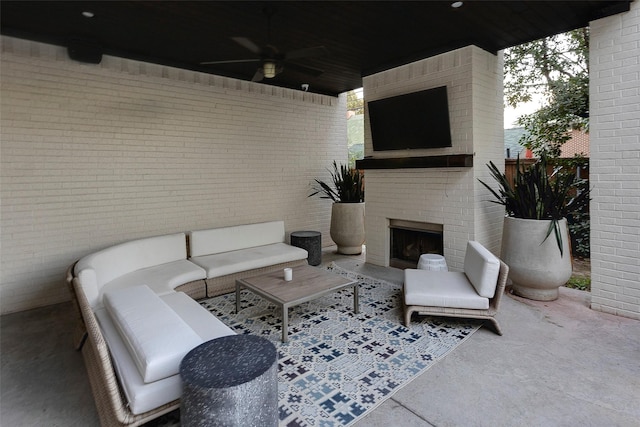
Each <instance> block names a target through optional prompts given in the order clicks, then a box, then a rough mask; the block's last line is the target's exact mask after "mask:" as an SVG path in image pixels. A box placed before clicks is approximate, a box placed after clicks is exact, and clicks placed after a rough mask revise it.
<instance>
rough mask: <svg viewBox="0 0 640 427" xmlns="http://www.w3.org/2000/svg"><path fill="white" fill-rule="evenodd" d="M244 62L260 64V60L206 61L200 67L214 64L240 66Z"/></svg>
mask: <svg viewBox="0 0 640 427" xmlns="http://www.w3.org/2000/svg"><path fill="white" fill-rule="evenodd" d="M242 62H260V58H254V59H228V60H225V61H205V62H201V63H200V65H212V64H239V63H242Z"/></svg>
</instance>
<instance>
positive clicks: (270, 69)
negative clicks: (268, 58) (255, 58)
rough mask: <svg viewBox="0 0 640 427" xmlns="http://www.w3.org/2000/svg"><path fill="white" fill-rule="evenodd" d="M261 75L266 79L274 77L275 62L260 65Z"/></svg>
mask: <svg viewBox="0 0 640 427" xmlns="http://www.w3.org/2000/svg"><path fill="white" fill-rule="evenodd" d="M262 74H264V76H265V77H266V78H268V79H272V78H274V77H275V76H276V64H275V62H265V63H264V64H263V65H262Z"/></svg>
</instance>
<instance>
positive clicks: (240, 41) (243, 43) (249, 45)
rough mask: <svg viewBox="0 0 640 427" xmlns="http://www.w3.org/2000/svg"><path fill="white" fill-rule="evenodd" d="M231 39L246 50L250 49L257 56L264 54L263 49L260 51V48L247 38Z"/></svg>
mask: <svg viewBox="0 0 640 427" xmlns="http://www.w3.org/2000/svg"><path fill="white" fill-rule="evenodd" d="M231 39H232V40H233V41H234V42H236V43H238V44H239V45H240V46H242V47H244V48H245V49H248V50H250V51H251V52H253V53H255V54H256V55H260V54H262V49H260V46H258V45H257V44H255V43H254V42H253V41H251V40H250V39H248V38H246V37H231Z"/></svg>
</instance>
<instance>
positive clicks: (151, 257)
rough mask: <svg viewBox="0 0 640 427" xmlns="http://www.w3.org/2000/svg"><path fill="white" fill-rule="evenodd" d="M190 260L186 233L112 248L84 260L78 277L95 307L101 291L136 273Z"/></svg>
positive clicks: (80, 264)
mask: <svg viewBox="0 0 640 427" xmlns="http://www.w3.org/2000/svg"><path fill="white" fill-rule="evenodd" d="M186 258H187V244H186V236H185V234H184V233H176V234H169V235H166V236H154V237H148V238H144V239H138V240H132V241H130V242H125V243H121V244H119V245H115V246H111V247H109V248H106V249H103V250H101V251H98V252H94V253H92V254H90V255H87V256H85V257H84V258H82V259H80V260H79V261H78V263H77V264H76V266H75V270H74V272H75V275H76V276H77V277H78V280H79V281H80V284H81V286H82V288H83V290H84V292H85V295H86V296H87V299H88V300H89V303H90V304H91V306H95V305H96V303H97V299H98V296H99V295H100V288H101V287H102V286H103V285H104V284H105V283H109V282H111V281H112V280H114V279H116V278H118V277H120V276H124V275H125V274H128V273H131V272H133V271H136V270H140V269H143V268H148V267H153V266H156V265H161V264H165V263H168V262H173V261H178V260H181V259H186Z"/></svg>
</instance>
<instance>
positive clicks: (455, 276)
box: [404, 269, 489, 310]
mask: <svg viewBox="0 0 640 427" xmlns="http://www.w3.org/2000/svg"><path fill="white" fill-rule="evenodd" d="M404 300H405V304H406V305H418V306H427V307H450V308H470V309H485V310H486V309H488V308H489V298H486V297H482V296H480V295H478V293H477V292H476V290H475V288H474V287H473V286H472V285H471V283H469V280H467V276H466V275H465V274H464V273H462V272H450V271H429V270H415V269H406V270H405V271H404Z"/></svg>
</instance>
